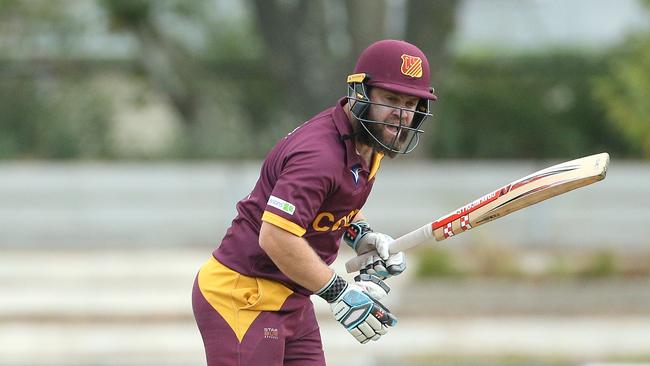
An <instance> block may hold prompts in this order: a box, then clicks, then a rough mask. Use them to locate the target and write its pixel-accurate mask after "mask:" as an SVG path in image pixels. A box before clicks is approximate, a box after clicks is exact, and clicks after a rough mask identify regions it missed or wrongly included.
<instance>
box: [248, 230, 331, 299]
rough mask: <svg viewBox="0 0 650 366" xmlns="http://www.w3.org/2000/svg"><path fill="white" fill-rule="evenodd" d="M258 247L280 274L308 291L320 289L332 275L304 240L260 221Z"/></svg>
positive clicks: (329, 269)
mask: <svg viewBox="0 0 650 366" xmlns="http://www.w3.org/2000/svg"><path fill="white" fill-rule="evenodd" d="M260 246H261V247H262V249H263V250H264V251H265V252H266V254H267V255H268V256H269V257H270V258H271V260H272V261H273V263H275V265H276V266H277V267H278V268H279V269H280V271H282V273H284V274H285V275H286V276H287V277H289V278H290V279H291V280H292V281H294V282H296V283H297V284H299V285H300V286H302V287H304V288H306V289H308V290H310V291H314V292H315V291H318V290H320V289H321V288H322V287H323V286H324V285H325V284H326V283H327V282H328V281H329V280H330V279H331V278H332V273H333V271H332V269H331V268H329V267H328V266H327V264H325V262H323V261H322V260H321V259H320V257H319V256H318V255H317V254H316V252H314V250H313V249H312V248H311V247H310V246H309V243H308V242H307V241H306V240H305V239H303V238H301V237H298V236H295V235H293V234H291V233H289V232H287V231H285V230H283V229H281V228H278V227H277V226H275V225H272V224H269V223H267V222H262V227H261V229H260Z"/></svg>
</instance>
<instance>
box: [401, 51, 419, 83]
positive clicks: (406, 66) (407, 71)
mask: <svg viewBox="0 0 650 366" xmlns="http://www.w3.org/2000/svg"><path fill="white" fill-rule="evenodd" d="M400 71H402V74H404V75H406V76H410V77H412V78H419V77H422V59H421V58H419V57H416V56H409V55H406V54H404V55H402V68H401V70H400Z"/></svg>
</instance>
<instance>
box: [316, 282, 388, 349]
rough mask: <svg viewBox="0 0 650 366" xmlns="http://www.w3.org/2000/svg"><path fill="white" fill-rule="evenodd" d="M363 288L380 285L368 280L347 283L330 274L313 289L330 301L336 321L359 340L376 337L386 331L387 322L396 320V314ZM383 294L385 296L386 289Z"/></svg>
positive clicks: (375, 288) (378, 287) (377, 289)
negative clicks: (321, 287) (318, 287)
mask: <svg viewBox="0 0 650 366" xmlns="http://www.w3.org/2000/svg"><path fill="white" fill-rule="evenodd" d="M375 286H376V287H375ZM364 288H373V291H380V290H379V289H381V286H379V285H377V284H376V283H373V282H371V281H359V282H356V283H348V282H347V281H345V280H344V279H343V278H341V277H340V276H338V275H336V274H334V275H333V276H332V280H330V281H329V283H328V284H327V285H326V286H325V287H324V288H323V289H321V290H320V291H318V292H317V293H316V294H317V295H319V296H321V297H322V298H324V299H325V300H326V301H327V302H329V303H330V307H331V309H332V314H333V315H334V318H335V319H336V321H338V322H339V323H340V324H341V325H343V326H344V327H345V329H347V330H348V332H350V334H352V335H353V336H354V338H355V339H356V340H357V341H359V342H360V343H366V342H368V341H369V340H373V341H376V340H378V339H379V338H380V337H381V336H382V335H384V334H386V333H387V332H388V327H389V326H390V327H392V326H395V325H396V324H397V318H395V317H394V316H393V315H392V314H391V313H390V311H389V310H388V309H387V308H386V307H385V306H383V305H382V304H381V303H380V302H379V301H378V300H377V299H375V298H374V297H373V296H371V295H370V294H368V292H366V291H365V290H364ZM379 293H381V291H380V292H379ZM383 294H384V296H385V295H386V291H383Z"/></svg>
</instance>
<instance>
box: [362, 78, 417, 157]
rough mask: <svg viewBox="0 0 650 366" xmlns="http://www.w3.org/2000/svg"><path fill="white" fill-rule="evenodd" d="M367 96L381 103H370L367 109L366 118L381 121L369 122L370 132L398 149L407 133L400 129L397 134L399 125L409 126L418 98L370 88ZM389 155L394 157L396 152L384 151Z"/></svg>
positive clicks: (387, 144)
mask: <svg viewBox="0 0 650 366" xmlns="http://www.w3.org/2000/svg"><path fill="white" fill-rule="evenodd" d="M369 98H370V100H371V101H372V102H374V103H379V104H383V105H375V104H371V105H370V110H369V111H368V119H369V120H373V121H378V122H384V123H385V124H381V123H372V124H369V126H368V129H370V132H372V134H373V135H374V136H375V137H376V138H377V139H379V140H380V141H381V142H382V143H383V144H384V145H386V146H392V147H394V148H396V149H399V148H400V146H401V145H402V144H403V143H404V141H405V140H406V138H407V136H408V133H407V132H406V130H401V132H399V136H397V134H398V131H400V130H399V128H398V127H399V125H400V124H401V125H402V126H406V127H409V126H411V122H413V116H414V110H415V108H416V107H417V105H418V102H419V98H418V97H414V96H411V95H406V94H398V93H393V92H391V91H388V90H385V89H380V88H372V89H371V90H370V95H369ZM386 153H387V154H388V156H389V157H394V156H395V155H396V154H395V153H391V152H386Z"/></svg>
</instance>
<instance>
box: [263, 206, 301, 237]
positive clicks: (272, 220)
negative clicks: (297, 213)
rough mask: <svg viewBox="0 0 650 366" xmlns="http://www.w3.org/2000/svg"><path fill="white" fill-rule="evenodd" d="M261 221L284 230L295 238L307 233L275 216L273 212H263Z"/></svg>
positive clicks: (294, 224)
mask: <svg viewBox="0 0 650 366" xmlns="http://www.w3.org/2000/svg"><path fill="white" fill-rule="evenodd" d="M262 221H266V222H268V223H269V224H273V225H275V226H277V227H279V228H281V229H284V230H286V231H288V232H290V233H292V234H293V235H295V236H303V235H305V233H306V232H307V230H306V229H303V228H302V227H300V225H298V224H296V223H294V222H292V221H289V220H287V219H285V218H284V217H282V216H279V215H276V214H274V213H273V212H268V211H264V213H263V214H262Z"/></svg>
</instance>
